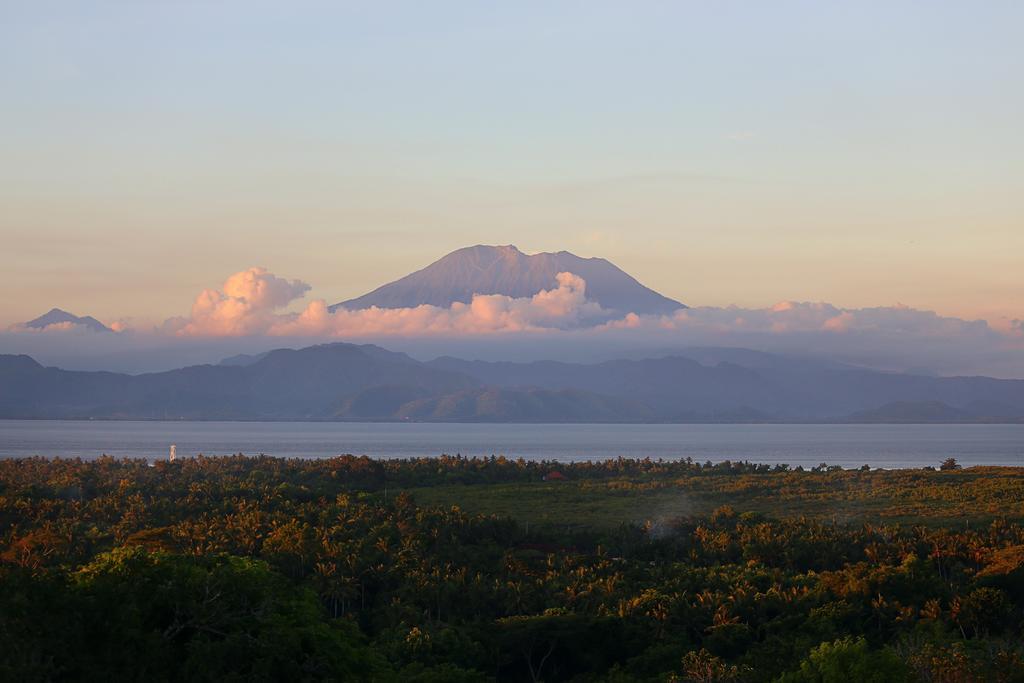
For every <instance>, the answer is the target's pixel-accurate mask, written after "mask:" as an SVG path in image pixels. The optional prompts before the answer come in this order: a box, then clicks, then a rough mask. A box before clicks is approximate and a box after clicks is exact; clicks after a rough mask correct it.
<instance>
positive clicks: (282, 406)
mask: <svg viewBox="0 0 1024 683" xmlns="http://www.w3.org/2000/svg"><path fill="white" fill-rule="evenodd" d="M475 386H477V382H476V381H475V380H473V379H471V378H469V377H466V376H464V375H460V374H458V373H452V372H447V371H444V370H438V369H435V368H431V367H428V366H426V365H423V364H422V363H418V362H416V361H414V360H413V359H411V358H409V357H408V356H404V355H403V354H395V353H392V352H389V351H385V350H384V349H379V348H378V347H372V346H356V345H353V344H325V345H320V346H311V347H308V348H305V349H300V350H292V349H278V350H275V351H271V352H269V353H267V354H265V355H264V356H263V357H262V358H260V359H259V360H257V361H255V362H253V363H251V364H248V365H197V366H191V367H186V368H181V369H178V370H171V371H169V372H160V373H149V374H143V375H123V374H118V373H111V372H74V371H68V370H60V369H58V368H44V367H43V366H41V365H39V364H38V363H36V362H35V361H34V360H32V359H31V358H29V357H28V356H0V417H6V418H19V417H25V418H90V417H95V418H147V419H204V420H205V419H302V418H312V419H329V418H336V417H346V410H347V409H348V410H355V411H356V412H357V413H358V416H359V417H375V418H377V417H380V418H384V417H390V416H391V414H392V413H394V412H395V411H397V410H398V408H399V407H401V405H402V404H404V403H406V402H408V401H409V400H412V399H413V398H421V397H423V396H434V395H443V394H446V393H451V392H456V391H460V390H463V389H466V388H470V387H475ZM380 387H393V388H395V389H394V391H396V392H397V393H396V394H395V396H396V398H394V400H393V401H392V402H391V404H387V402H383V403H382V402H380V401H378V402H377V404H376V408H375V411H371V414H366V413H365V411H364V412H362V413H359V410H360V409H359V406H360V405H363V404H365V401H366V398H365V397H366V394H367V392H371V391H373V390H374V389H379V388H380ZM399 398H401V399H404V400H399ZM360 401H363V403H362V404H361V403H360ZM353 406H354V408H353ZM346 407H348V408H346Z"/></svg>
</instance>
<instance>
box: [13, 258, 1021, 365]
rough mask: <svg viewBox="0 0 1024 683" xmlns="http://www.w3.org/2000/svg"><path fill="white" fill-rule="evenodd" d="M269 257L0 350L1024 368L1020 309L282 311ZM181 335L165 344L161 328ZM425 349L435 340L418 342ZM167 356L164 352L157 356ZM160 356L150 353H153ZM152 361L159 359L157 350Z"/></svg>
mask: <svg viewBox="0 0 1024 683" xmlns="http://www.w3.org/2000/svg"><path fill="white" fill-rule="evenodd" d="M309 289H310V288H309V285H307V284H306V283H305V282H303V281H301V280H288V279H285V278H281V277H278V276H276V275H274V274H273V273H270V272H268V271H267V269H265V268H248V269H246V270H243V271H241V272H239V273H235V274H234V275H232V276H231V277H229V278H227V280H225V282H224V283H223V284H222V285H221V286H220V287H219V288H214V289H208V290H204V291H202V292H200V293H199V295H198V296H197V297H196V298H195V301H194V303H193V305H192V310H191V312H190V313H189V314H188V315H186V316H183V317H179V318H172V319H170V320H167V321H165V322H164V323H163V324H162V325H161V326H158V327H156V328H150V329H146V328H144V327H139V326H135V325H132V324H131V321H124V320H122V321H119V323H115V324H114V325H116V327H115V329H118V330H119V331H120V330H126V331H124V332H122V333H121V334H114V335H96V334H94V333H90V332H88V331H87V330H85V329H84V328H81V327H80V326H74V325H72V326H68V325H59V326H51V327H48V328H46V329H45V330H26V329H22V330H16V329H12V330H11V333H10V334H4V335H0V353H30V354H32V355H37V356H39V357H40V358H44V359H50V362H55V363H57V362H59V363H60V364H62V365H68V366H75V365H76V364H77V366H78V367H86V366H88V363H87V361H88V362H93V361H89V360H88V359H89V358H95V359H103V360H102V364H101V363H100V360H95V361H94V362H95V365H93V366H89V367H107V366H108V365H109V364H110V363H114V362H116V363H120V364H121V365H122V366H126V367H127V366H130V367H131V368H132V369H133V371H138V370H143V369H153V367H155V368H156V369H166V368H168V367H176V366H177V365H178V364H180V363H179V362H178V361H177V360H175V359H180V360H181V363H194V362H210V361H211V360H213V361H216V360H218V359H219V358H221V357H223V356H226V355H232V354H234V353H238V352H239V351H240V350H245V351H247V352H260V351H264V350H266V349H268V348H274V347H275V346H300V345H303V344H308V343H315V342H317V341H328V340H332V339H353V340H356V339H358V340H362V341H369V342H374V343H379V344H382V345H384V346H387V347H389V348H401V349H402V350H405V351H407V352H410V353H413V354H414V355H417V354H421V355H424V357H426V355H425V354H432V355H441V354H462V355H468V356H472V357H489V358H492V359H496V358H499V357H506V358H508V357H516V358H519V359H523V360H525V359H540V358H552V357H560V358H562V359H565V360H605V359H608V358H613V357H623V356H631V357H637V356H639V355H640V354H643V355H654V354H662V355H664V354H665V353H676V352H679V351H681V350H683V349H685V348H687V347H691V346H733V347H745V348H753V349H759V350H762V351H769V352H775V353H783V354H792V355H805V354H811V355H815V356H819V357H827V358H831V359H834V360H840V361H843V362H847V363H853V364H857V365H865V366H870V367H875V368H880V369H888V370H904V369H906V368H928V369H930V370H932V371H935V372H938V373H940V374H988V375H993V376H1002V377H1022V378H1024V320H1020V319H1000V320H993V321H991V322H986V321H984V320H964V319H960V318H954V317H946V316H942V315H939V314H937V313H935V312H933V311H925V310H919V309H915V308H911V307H909V306H903V305H894V306H882V307H874V308H844V307H841V306H836V305H834V304H829V303H824V302H807V301H783V302H780V303H778V304H775V305H774V306H768V307H765V308H740V307H737V306H728V307H710V306H709V307H698V308H688V309H681V310H679V311H676V312H674V313H672V314H670V315H660V316H657V315H638V314H635V313H628V314H626V315H624V316H623V315H620V314H616V313H613V312H612V311H609V310H607V309H603V308H602V307H601V306H600V305H599V304H598V303H596V302H594V301H592V300H588V299H587V283H586V282H585V281H584V280H583V278H581V277H579V276H578V275H574V274H572V273H560V274H559V275H558V279H557V283H556V285H555V286H554V287H552V288H551V289H549V290H544V291H540V292H538V293H536V294H534V295H533V296H528V297H520V298H516V297H509V296H504V295H501V294H486V295H481V294H478V295H475V296H474V297H473V298H472V300H471V301H470V302H469V303H453V304H451V305H450V306H430V305H423V306H416V307H412V308H398V309H382V308H368V309H361V310H347V309H336V310H335V311H334V312H331V311H330V310H329V309H328V306H327V302H325V301H323V300H319V299H318V300H314V301H311V302H309V303H308V304H307V305H306V306H305V307H304V308H302V309H301V310H296V309H290V306H292V305H293V304H294V303H295V302H297V301H298V300H300V299H301V298H302V297H303V296H304V295H306V293H307V292H308V291H309ZM168 337H174V338H176V339H177V341H176V342H175V343H174V344H168V343H167V338H168ZM425 349H429V351H426V350H425ZM161 354H163V355H161ZM147 359H156V360H147ZM157 361H159V362H157Z"/></svg>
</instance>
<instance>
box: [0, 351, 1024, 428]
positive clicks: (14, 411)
mask: <svg viewBox="0 0 1024 683" xmlns="http://www.w3.org/2000/svg"><path fill="white" fill-rule="evenodd" d="M692 356H693V357H686V356H682V355H677V356H668V357H661V358H649V359H642V360H617V361H610V362H606V363H596V364H575V363H562V362H554V361H541V362H533V363H510V362H482V361H467V360H461V359H457V358H449V357H445V358H438V359H436V360H433V361H430V362H420V361H416V360H414V359H412V358H410V357H409V356H407V355H405V354H401V353H394V352H391V351H387V350H385V349H383V348H380V347H378V346H373V345H353V344H344V343H340V344H325V345H318V346H312V347H307V348H303V349H299V350H291V349H278V350H275V351H271V352H268V353H265V354H258V355H253V356H235V357H232V358H229V359H226V360H225V361H224V362H222V363H221V364H218V365H198V366H191V367H186V368H181V369H178V370H172V371H169V372H161V373H149V374H143V375H126V374H119V373H111V372H79V371H68V370H61V369H58V368H47V367H43V366H42V365H40V364H39V363H37V362H35V361H34V360H33V359H32V358H30V357H29V356H25V355H17V356H15V355H5V356H0V417H3V418H97V419H118V418H124V419H327V420H331V419H342V420H344V419H350V420H351V419H363V420H405V419H411V420H435V421H494V422H510V421H530V422H535V421H536V422H591V421H593V422H596V421H602V422H607V421H613V422H614V421H622V422H705V421H714V422H772V421H783V422H784V421H863V422H975V421H1024V380H999V379H991V378H985V377H925V376H917V375H905V374H890V373H882V372H875V371H871V370H864V369H859V368H853V367H848V366H843V365H840V364H835V363H829V362H819V361H808V360H800V359H793V358H786V357H782V356H775V355H772V354H765V353H759V352H755V351H748V350H743V349H714V348H701V349H693V350H692Z"/></svg>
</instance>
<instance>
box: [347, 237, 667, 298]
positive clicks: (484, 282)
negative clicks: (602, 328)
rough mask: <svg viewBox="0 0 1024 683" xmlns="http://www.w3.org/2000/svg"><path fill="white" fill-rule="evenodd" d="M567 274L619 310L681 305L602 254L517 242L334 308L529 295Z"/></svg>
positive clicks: (447, 261)
mask: <svg viewBox="0 0 1024 683" xmlns="http://www.w3.org/2000/svg"><path fill="white" fill-rule="evenodd" d="M562 272H568V273H573V274H574V275H579V276H580V277H582V278H583V279H584V280H586V282H587V299H588V300H590V301H594V302H597V303H599V304H600V305H601V307H602V308H607V309H609V310H612V311H617V312H619V313H641V314H644V313H651V314H661V313H671V312H672V311H675V310H678V309H680V308H686V306H684V305H683V304H681V303H679V302H678V301H675V300H673V299H669V298H668V297H666V296H662V295H661V294H658V293H657V292H655V291H654V290H652V289H648V288H647V287H644V286H643V285H642V284H640V283H639V282H637V280H636V279H635V278H633V277H632V276H631V275H629V274H628V273H626V272H624V271H622V270H621V269H619V268H618V267H617V266H615V265H614V264H613V263H611V262H610V261H607V260H605V259H603V258H581V257H579V256H576V255H575V254H571V253H569V252H567V251H560V252H557V253H540V254H524V253H523V252H521V251H519V249H517V248H516V247H514V246H511V245H508V246H498V247H495V246H485V245H477V246H475V247H466V248H464V249H459V250H457V251H453V252H452V253H450V254H448V255H447V256H445V257H443V258H441V259H440V260H438V261H435V262H434V263H432V264H430V265H429V266H427V267H426V268H423V269H422V270H418V271H416V272H415V273H411V274H409V275H406V276H405V277H403V278H401V279H399V280H395V281H394V282H390V283H388V284H386V285H383V286H381V287H378V288H377V289H375V290H373V291H372V292H370V293H368V294H364V295H363V296H360V297H358V298H355V299H349V300H348V301H342V302H341V303H339V304H335V305H334V306H332V307H331V310H334V309H336V308H339V307H344V308H348V309H360V308H369V307H371V306H377V307H379V308H412V307H415V306H420V305H422V304H430V305H433V306H441V307H448V306H450V305H451V304H452V303H454V302H456V301H460V302H462V303H469V302H470V301H471V300H472V298H473V295H474V294H504V295H506V296H510V297H513V298H522V297H530V296H533V295H534V294H536V293H537V292H539V291H541V290H546V289H554V288H555V287H556V286H557V281H556V280H555V276H556V275H557V274H558V273H562Z"/></svg>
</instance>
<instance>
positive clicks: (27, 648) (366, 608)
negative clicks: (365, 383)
mask: <svg viewBox="0 0 1024 683" xmlns="http://www.w3.org/2000/svg"><path fill="white" fill-rule="evenodd" d="M935 465H936V466H935V467H934V468H932V467H929V468H924V469H919V470H891V471H885V470H872V469H870V468H867V467H866V466H865V467H864V468H860V469H842V468H839V467H834V466H831V467H830V466H828V465H826V464H824V463H823V464H822V465H820V466H818V467H815V468H812V469H806V470H805V469H802V468H795V469H794V468H789V467H786V466H768V465H758V464H752V463H745V462H723V463H710V462H708V463H696V462H693V461H690V460H682V461H672V462H668V461H652V460H636V459H633V460H631V459H619V460H611V461H601V462H580V463H561V462H535V461H531V462H528V461H523V460H512V459H506V458H503V457H491V458H464V457H460V456H442V457H439V458H417V459H409V460H374V459H370V458H366V457H353V456H342V457H338V458H331V459H323V460H302V459H287V460H286V459H278V458H271V457H265V456H259V457H246V456H242V455H238V456H232V457H202V456H200V457H196V458H183V459H178V460H176V461H175V462H166V461H159V462H155V463H151V462H147V461H146V460H143V459H124V460H116V459H113V458H109V457H102V458H99V459H96V460H90V461H83V460H67V459H46V458H30V459H7V460H0V581H2V585H3V590H2V591H0V643H2V646H0V680H11V681H15V680H17V681H50V680H104V681H110V680H118V681H119V680H146V681H172V680H210V681H213V680H217V681H242V680H246V681H249V680H309V681H313V680H335V681H410V682H414V683H428V682H430V683H433V682H441V681H455V682H467V683H468V682H476V681H501V682H504V681H531V682H537V681H548V682H554V681H580V682H584V681H593V682H608V683H618V682H625V681H677V682H678V681H697V682H702V683H708V682H711V681H752V682H757V681H779V682H782V683H795V682H803V681H807V682H810V681H823V682H831V681H843V683H847V682H850V681H879V682H881V681H922V682H936V683H939V682H941V683H957V682H961V681H964V682H967V681H1000V682H1002V681H1005V682H1010V681H1024V645H1022V642H1024V526H1022V524H1024V468H995V467H988V468H968V469H961V468H960V467H959V466H958V465H957V464H956V463H955V461H953V460H948V461H946V462H945V463H941V466H940V463H936V464H935Z"/></svg>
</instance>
